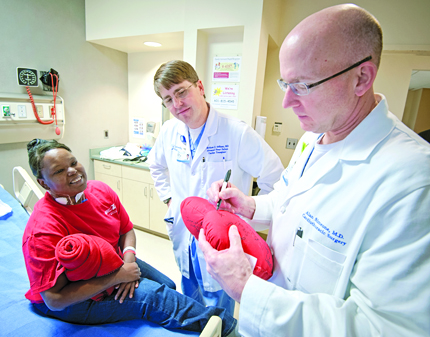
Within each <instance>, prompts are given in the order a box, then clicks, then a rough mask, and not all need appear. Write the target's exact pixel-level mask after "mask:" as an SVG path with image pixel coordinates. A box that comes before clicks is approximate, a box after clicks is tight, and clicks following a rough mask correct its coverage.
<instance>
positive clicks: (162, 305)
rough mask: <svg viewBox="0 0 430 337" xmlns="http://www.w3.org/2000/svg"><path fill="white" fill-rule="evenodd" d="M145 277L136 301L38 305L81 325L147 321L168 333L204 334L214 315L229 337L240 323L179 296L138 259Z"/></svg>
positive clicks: (169, 282)
mask: <svg viewBox="0 0 430 337" xmlns="http://www.w3.org/2000/svg"><path fill="white" fill-rule="evenodd" d="M136 262H137V264H138V265H139V268H140V271H141V273H142V275H141V278H140V283H139V287H138V288H137V289H136V290H135V292H134V296H133V298H129V297H128V296H127V297H126V298H125V300H124V302H123V303H122V304H120V303H119V301H118V300H115V293H116V291H114V292H113V293H112V295H110V296H108V297H106V298H104V299H103V300H102V301H98V302H97V301H93V300H91V299H89V300H86V301H84V302H81V303H77V304H74V305H70V306H68V307H67V308H65V309H64V310H61V311H51V310H49V308H48V307H47V306H46V305H45V304H44V303H38V304H34V307H35V308H36V309H37V310H39V311H40V312H42V313H43V314H45V315H47V316H50V317H55V318H58V319H61V320H63V321H66V322H70V323H78V324H104V323H114V322H119V321H127V320H132V319H145V320H148V321H151V322H153V323H157V324H159V325H161V326H163V327H165V328H168V329H184V330H190V331H196V332H201V331H202V330H203V328H204V327H205V325H206V323H207V322H208V320H209V318H210V317H211V316H213V315H216V316H219V317H220V318H221V319H222V321H223V323H222V334H223V336H227V335H228V334H229V333H230V332H231V331H233V330H234V328H235V326H236V323H237V322H236V320H235V319H234V318H233V317H232V316H231V315H230V314H228V313H227V312H226V310H225V309H223V308H220V307H205V306H204V305H202V304H200V303H198V302H197V301H195V300H193V299H191V298H190V297H188V296H185V295H183V294H181V293H179V292H177V291H176V290H175V289H176V286H175V283H174V282H173V281H172V280H171V279H169V278H168V277H167V276H165V275H164V274H162V273H161V272H159V271H158V270H156V269H155V268H153V267H151V266H150V265H149V264H147V263H145V262H143V261H141V260H139V259H137V260H136Z"/></svg>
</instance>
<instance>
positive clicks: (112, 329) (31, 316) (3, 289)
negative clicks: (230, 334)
mask: <svg viewBox="0 0 430 337" xmlns="http://www.w3.org/2000/svg"><path fill="white" fill-rule="evenodd" d="M21 170H22V172H24V175H27V177H23V179H24V181H25V180H26V178H27V179H29V176H28V174H27V173H26V171H25V170H23V169H22V168H21ZM18 171H19V170H14V175H15V174H18V173H21V174H22V172H18ZM14 179H16V177H14ZM30 180H31V178H30ZM15 182H16V180H15ZM33 184H34V183H33ZM29 185H31V182H28V183H27V185H26V184H25V183H24V185H23V186H24V187H23V188H21V189H20V188H17V187H16V186H15V187H14V190H15V193H16V194H18V196H20V191H22V192H23V193H27V192H28V186H29ZM39 192H40V191H39ZM39 195H40V194H39ZM18 196H17V199H18V200H20V199H21V200H23V199H25V197H24V198H22V196H20V198H18ZM17 199H15V198H14V197H12V196H11V195H10V194H9V193H8V192H7V191H5V190H4V189H3V188H2V187H1V185H0V200H1V201H3V202H4V203H5V204H7V205H9V206H10V207H11V208H12V213H9V214H8V217H7V218H6V219H2V220H0V233H1V236H0V335H1V336H14V337H19V336H38V337H45V336H56V337H57V336H59V337H62V336H64V337H80V336H82V337H84V336H85V337H87V336H92V337H97V336H151V337H157V336H160V337H161V336H163V337H168V336H172V337H177V336H199V334H198V333H195V332H189V331H184V330H178V329H174V330H168V329H165V328H163V327H162V326H160V325H157V324H154V323H151V322H148V321H145V320H131V321H125V322H118V323H111V324H102V325H79V324H71V323H66V322H63V321H60V320H57V319H53V318H50V317H47V316H43V315H42V314H40V313H37V312H36V311H35V310H34V309H33V307H32V305H31V303H30V301H28V300H27V299H26V298H25V297H24V294H25V293H26V292H27V290H28V289H29V281H28V277H27V271H26V269H25V264H24V257H23V254H22V235H23V232H24V228H25V226H26V224H27V220H28V218H29V215H28V213H27V211H26V210H25V209H24V207H23V206H22V205H21V204H20V203H19V202H18V201H17ZM4 218H5V217H4ZM220 332H221V319H220V318H219V317H216V316H214V317H212V318H211V320H210V321H209V322H208V324H207V325H206V327H205V329H204V331H203V332H202V334H200V336H202V337H216V336H221V333H220Z"/></svg>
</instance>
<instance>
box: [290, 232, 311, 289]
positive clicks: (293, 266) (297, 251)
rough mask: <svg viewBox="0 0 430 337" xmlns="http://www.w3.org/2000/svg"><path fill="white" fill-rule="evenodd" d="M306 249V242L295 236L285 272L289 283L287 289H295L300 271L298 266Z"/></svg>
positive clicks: (300, 264)
mask: <svg viewBox="0 0 430 337" xmlns="http://www.w3.org/2000/svg"><path fill="white" fill-rule="evenodd" d="M305 251H306V243H305V241H304V240H303V239H302V238H300V237H298V236H296V237H295V239H294V245H293V250H292V257H291V261H294V262H293V263H290V265H289V270H288V272H287V280H286V281H287V283H288V284H289V287H288V289H296V284H297V277H298V275H299V273H300V268H301V266H302V261H303V256H304V255H305Z"/></svg>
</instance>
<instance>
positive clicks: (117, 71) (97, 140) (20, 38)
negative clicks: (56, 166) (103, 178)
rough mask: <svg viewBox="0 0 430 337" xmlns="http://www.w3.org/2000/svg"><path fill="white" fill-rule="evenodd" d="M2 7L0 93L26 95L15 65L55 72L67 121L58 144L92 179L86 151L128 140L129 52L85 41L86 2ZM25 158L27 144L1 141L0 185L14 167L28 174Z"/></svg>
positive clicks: (47, 0)
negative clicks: (69, 151)
mask: <svg viewBox="0 0 430 337" xmlns="http://www.w3.org/2000/svg"><path fill="white" fill-rule="evenodd" d="M0 8H1V10H0V22H1V23H2V24H1V28H0V30H1V34H0V45H1V46H2V47H1V48H0V74H1V81H0V92H7V93H20V94H22V93H25V94H26V90H25V87H19V86H18V85H17V81H16V67H18V66H24V67H32V68H36V69H38V70H49V69H50V68H51V67H52V68H54V69H55V70H57V71H58V72H59V74H60V85H59V92H58V95H60V96H62V97H63V98H64V101H65V111H66V122H67V124H66V127H65V135H64V138H63V139H62V140H61V142H64V143H65V144H67V145H68V146H69V147H71V149H72V150H73V152H74V154H75V155H76V157H77V158H78V160H79V161H80V162H82V163H83V165H84V166H85V168H86V169H87V172H88V173H89V178H93V174H92V171H93V170H92V167H91V165H90V160H89V149H90V148H96V147H103V146H113V145H118V144H124V143H125V142H127V140H128V123H127V117H128V102H127V90H128V88H127V55H126V54H125V53H122V52H118V51H116V50H112V49H109V48H106V47H102V46H100V45H95V44H91V43H89V42H87V41H86V40H85V4H84V0H73V1H68V0H39V1H33V0H14V1H9V0H0ZM31 91H32V93H33V94H47V93H46V92H43V90H42V89H41V88H35V89H31ZM103 130H109V131H110V133H109V134H110V137H109V139H104V138H103V136H104V135H103ZM29 140H30V139H29ZM27 160H28V159H27V151H26V143H13V144H0V183H1V184H3V185H4V186H5V188H6V189H7V190H8V191H9V192H12V168H13V167H14V166H18V165H19V166H23V167H24V168H25V169H26V170H27V171H29V172H30V169H29V167H28V164H27Z"/></svg>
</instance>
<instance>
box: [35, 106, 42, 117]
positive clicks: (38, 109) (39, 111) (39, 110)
mask: <svg viewBox="0 0 430 337" xmlns="http://www.w3.org/2000/svg"><path fill="white" fill-rule="evenodd" d="M36 109H37V114H38V115H39V117H40V118H43V105H36Z"/></svg>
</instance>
